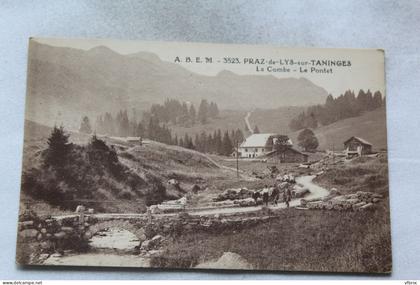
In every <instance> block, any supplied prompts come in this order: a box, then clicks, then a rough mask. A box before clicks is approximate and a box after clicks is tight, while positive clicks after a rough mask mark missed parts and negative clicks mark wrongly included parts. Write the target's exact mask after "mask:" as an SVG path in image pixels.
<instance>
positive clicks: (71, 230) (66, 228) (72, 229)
mask: <svg viewBox="0 0 420 285" xmlns="http://www.w3.org/2000/svg"><path fill="white" fill-rule="evenodd" d="M61 230H62V231H63V232H65V233H67V234H71V233H72V232H73V231H74V228H72V227H61Z"/></svg>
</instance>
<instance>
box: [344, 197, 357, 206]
mask: <svg viewBox="0 0 420 285" xmlns="http://www.w3.org/2000/svg"><path fill="white" fill-rule="evenodd" d="M359 201H360V200H359V199H357V198H354V199H347V200H346V201H345V202H346V204H350V205H354V204H357V203H359Z"/></svg>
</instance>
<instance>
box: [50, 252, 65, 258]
mask: <svg viewBox="0 0 420 285" xmlns="http://www.w3.org/2000/svg"><path fill="white" fill-rule="evenodd" d="M62 256H63V255H62V254H61V253H59V252H55V253H53V254H51V257H62Z"/></svg>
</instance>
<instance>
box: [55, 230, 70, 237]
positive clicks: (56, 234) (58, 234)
mask: <svg viewBox="0 0 420 285" xmlns="http://www.w3.org/2000/svg"><path fill="white" fill-rule="evenodd" d="M66 236H67V234H66V233H65V232H64V231H61V232H58V233H55V234H54V237H55V238H56V239H63V238H65V237H66Z"/></svg>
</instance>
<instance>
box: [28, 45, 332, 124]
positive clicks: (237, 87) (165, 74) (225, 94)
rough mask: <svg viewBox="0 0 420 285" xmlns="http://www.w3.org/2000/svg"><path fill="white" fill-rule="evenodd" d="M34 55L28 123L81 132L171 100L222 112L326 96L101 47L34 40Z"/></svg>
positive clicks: (313, 89)
mask: <svg viewBox="0 0 420 285" xmlns="http://www.w3.org/2000/svg"><path fill="white" fill-rule="evenodd" d="M29 52H30V53H29V67H28V72H29V78H28V97H27V116H28V117H27V118H28V119H30V120H34V121H37V122H40V123H43V124H46V125H53V124H54V123H58V124H60V123H64V124H65V125H66V126H69V127H71V128H78V125H79V124H80V118H81V116H82V115H88V116H91V117H94V116H96V115H97V114H99V113H104V112H114V113H115V112H117V111H118V110H119V109H128V110H131V108H137V109H140V110H146V109H148V108H149V107H150V105H151V104H153V103H162V102H163V101H164V100H165V99H166V98H174V99H180V100H183V101H191V102H193V103H196V104H197V103H198V102H199V101H200V100H201V99H203V98H205V99H208V100H211V101H214V102H216V103H217V104H218V105H219V108H221V109H236V110H241V109H242V110H244V109H251V108H255V107H257V108H275V107H280V106H289V105H295V106H302V105H312V104H318V103H322V102H324V101H325V98H326V97H327V92H326V90H325V89H323V88H321V87H319V86H317V85H315V84H313V83H312V82H311V81H309V80H307V79H305V78H300V79H297V78H284V79H279V78H276V77H274V76H271V75H246V76H241V75H237V74H234V73H232V72H229V71H222V72H220V73H219V74H218V75H216V76H204V75H199V74H196V73H192V72H190V71H188V70H187V69H185V68H183V67H182V66H180V65H177V64H173V63H170V62H165V61H162V60H160V59H159V57H157V56H156V55H154V54H151V53H146V52H140V53H137V54H132V55H121V54H118V53H116V52H114V51H112V50H111V49H109V48H106V47H103V46H100V47H95V48H93V49H90V50H88V51H84V50H78V49H74V48H65V47H52V46H48V45H44V44H40V43H37V42H36V41H34V40H32V41H31V43H30V51H29ZM92 119H93V118H92Z"/></svg>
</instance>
